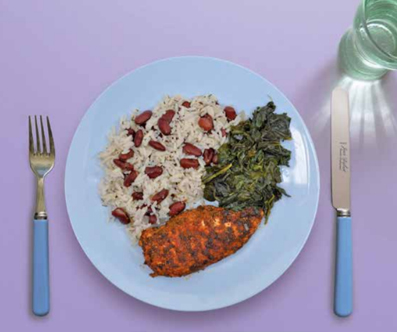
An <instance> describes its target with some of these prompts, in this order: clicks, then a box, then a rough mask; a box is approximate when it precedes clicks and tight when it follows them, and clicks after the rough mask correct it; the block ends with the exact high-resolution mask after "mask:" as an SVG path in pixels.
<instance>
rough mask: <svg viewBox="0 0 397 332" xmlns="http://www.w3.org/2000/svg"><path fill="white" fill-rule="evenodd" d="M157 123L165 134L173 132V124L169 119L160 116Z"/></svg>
mask: <svg viewBox="0 0 397 332" xmlns="http://www.w3.org/2000/svg"><path fill="white" fill-rule="evenodd" d="M157 125H158V126H159V129H160V131H161V132H162V134H163V135H169V134H171V126H170V123H169V122H168V121H167V120H165V119H163V118H160V119H159V121H158V122H157Z"/></svg>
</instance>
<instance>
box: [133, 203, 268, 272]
mask: <svg viewBox="0 0 397 332" xmlns="http://www.w3.org/2000/svg"><path fill="white" fill-rule="evenodd" d="M262 218H263V211H262V210H259V211H256V210H255V209H253V208H249V209H246V210H244V211H239V212H234V211H231V210H226V209H223V208H219V207H214V206H210V205H207V206H200V207H198V208H197V209H194V210H188V211H185V212H183V213H181V214H180V215H178V216H175V217H173V218H171V219H170V220H169V221H168V222H167V224H166V225H164V226H160V227H157V228H149V229H146V230H145V231H143V233H142V235H141V238H140V241H139V245H140V246H141V247H142V249H143V254H144V256H145V264H147V265H148V266H149V267H150V268H151V269H152V270H153V273H152V274H151V276H152V277H156V276H165V277H181V276H185V275H188V274H190V273H193V272H196V271H199V270H203V269H205V268H206V267H207V266H208V265H211V264H214V263H216V262H218V261H220V260H221V259H223V258H225V257H227V256H230V255H232V254H234V253H235V252H236V251H237V250H239V249H240V248H241V247H242V246H243V245H244V244H245V243H247V241H248V240H249V239H250V237H251V236H252V234H254V232H255V231H256V229H257V228H258V225H259V224H260V222H261V220H262Z"/></svg>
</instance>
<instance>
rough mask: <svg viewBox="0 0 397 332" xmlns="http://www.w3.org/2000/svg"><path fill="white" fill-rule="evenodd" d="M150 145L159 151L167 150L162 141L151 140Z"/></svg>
mask: <svg viewBox="0 0 397 332" xmlns="http://www.w3.org/2000/svg"><path fill="white" fill-rule="evenodd" d="M149 145H150V146H151V147H152V148H153V149H156V150H158V151H165V150H166V148H165V146H164V145H163V144H161V143H160V142H156V141H150V142H149Z"/></svg>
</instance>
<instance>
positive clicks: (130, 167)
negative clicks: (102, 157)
mask: <svg viewBox="0 0 397 332" xmlns="http://www.w3.org/2000/svg"><path fill="white" fill-rule="evenodd" d="M113 162H114V164H115V165H116V166H118V167H120V168H121V169H122V170H123V171H133V170H134V166H133V165H132V164H130V163H127V162H125V161H122V160H120V159H113Z"/></svg>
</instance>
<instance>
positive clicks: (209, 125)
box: [198, 114, 214, 131]
mask: <svg viewBox="0 0 397 332" xmlns="http://www.w3.org/2000/svg"><path fill="white" fill-rule="evenodd" d="M198 125H199V126H200V128H202V129H203V130H204V131H211V130H212V129H213V128H214V121H213V120H212V116H211V115H209V114H206V115H204V116H202V117H201V118H200V120H199V121H198Z"/></svg>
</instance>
